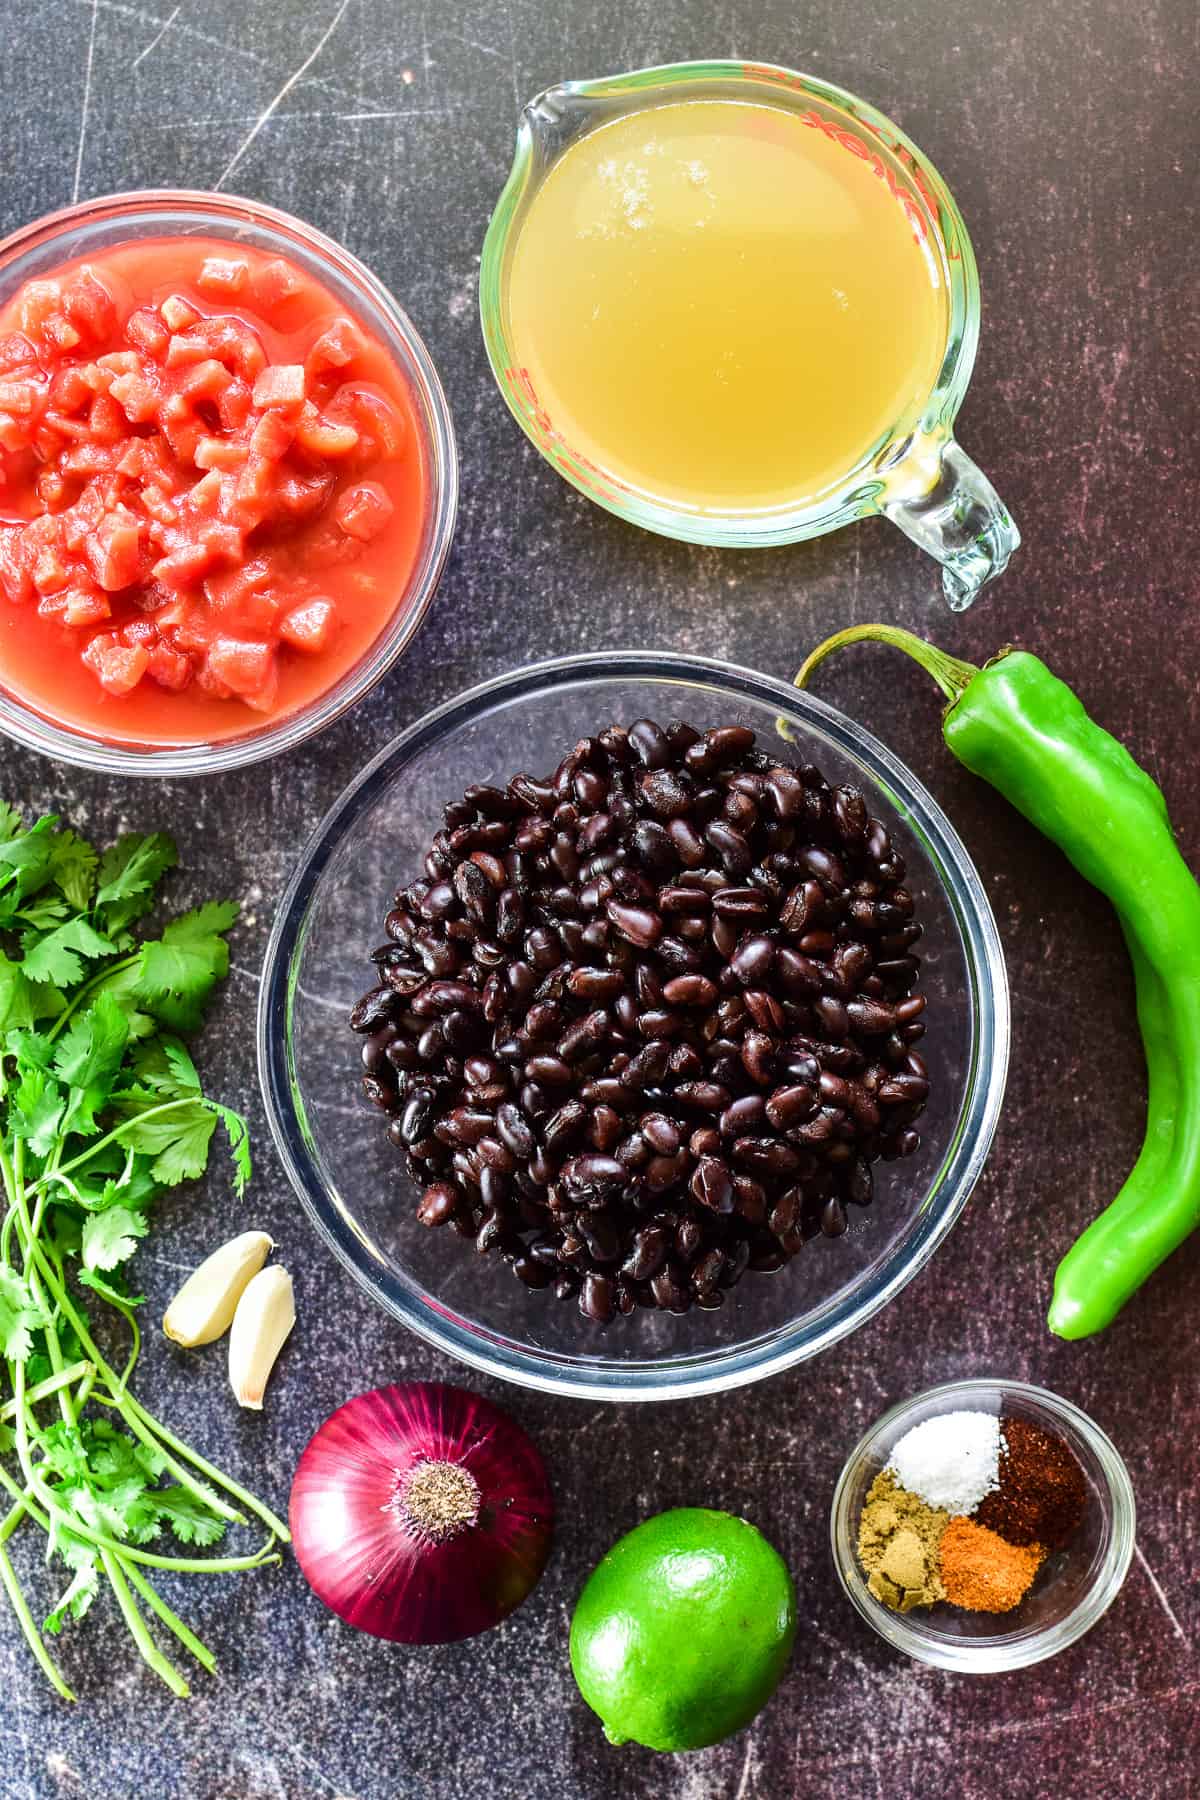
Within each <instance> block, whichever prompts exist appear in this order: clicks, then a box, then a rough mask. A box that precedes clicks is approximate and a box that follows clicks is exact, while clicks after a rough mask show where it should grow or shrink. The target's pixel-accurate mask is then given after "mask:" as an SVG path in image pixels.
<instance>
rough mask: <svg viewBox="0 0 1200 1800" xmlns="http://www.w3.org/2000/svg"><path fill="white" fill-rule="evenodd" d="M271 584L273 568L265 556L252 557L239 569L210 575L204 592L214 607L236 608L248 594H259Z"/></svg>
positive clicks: (224, 570) (223, 570)
mask: <svg viewBox="0 0 1200 1800" xmlns="http://www.w3.org/2000/svg"><path fill="white" fill-rule="evenodd" d="M270 583H271V567H270V564H269V563H268V562H267V559H266V557H265V556H255V557H251V559H250V560H249V562H244V563H243V564H242V565H241V567H240V568H237V569H222V570H221V571H220V573H219V574H215V575H210V576H209V577H208V578H207V580H206V581H205V583H204V591H205V593H206V594H207V595H208V598H209V599H210V600H211V601H212V604H213V605H214V606H235V605H236V604H237V603H238V601H240V600H244V599H245V597H246V595H247V594H258V593H261V592H262V591H263V589H264V588H266V587H269V586H270Z"/></svg>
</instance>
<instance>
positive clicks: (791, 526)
mask: <svg viewBox="0 0 1200 1800" xmlns="http://www.w3.org/2000/svg"><path fill="white" fill-rule="evenodd" d="M686 100H742V101H751V102H755V103H757V104H759V105H769V106H773V107H776V108H783V109H786V110H788V111H790V112H792V113H795V114H797V115H798V116H799V117H800V119H801V121H802V122H803V123H804V124H805V125H806V126H809V127H811V128H812V129H814V130H817V131H820V132H822V133H823V134H824V135H825V136H826V137H827V138H830V139H832V140H833V142H834V143H836V144H837V145H838V146H839V147H840V148H841V149H843V150H844V151H845V152H846V154H847V155H850V156H854V157H857V158H859V159H860V160H861V161H864V162H866V163H868V164H869V165H870V167H871V170H872V173H873V174H874V175H876V176H877V177H878V178H879V179H880V180H882V181H884V182H886V183H887V185H888V188H889V190H890V192H891V194H892V196H893V198H894V199H895V201H896V203H897V204H898V205H899V206H900V207H901V208H902V209H903V211H904V214H905V217H906V219H907V221H908V224H909V226H910V227H911V229H912V231H913V234H914V236H915V237H916V238H917V239H918V242H919V243H920V244H921V247H922V249H923V250H924V251H925V252H926V253H927V255H928V256H930V257H931V258H933V259H934V262H935V264H936V266H937V269H938V272H939V279H940V281H941V282H943V283H944V287H945V292H946V296H947V302H948V304H947V323H946V339H945V348H944V352H943V354H942V358H941V363H940V367H939V369H938V373H937V376H936V378H935V381H934V385H933V387H932V389H931V390H930V391H929V393H928V394H927V395H925V396H924V397H923V399H922V400H921V401H920V402H918V403H917V404H915V405H913V406H911V407H909V409H908V410H907V411H906V412H905V413H904V414H903V415H902V416H901V417H899V418H897V419H895V420H894V421H893V422H892V424H891V426H890V428H889V429H888V430H886V431H885V432H884V433H883V434H882V435H881V436H880V438H879V439H878V441H876V442H875V443H873V444H871V445H870V446H869V447H868V448H867V450H866V451H865V453H864V454H863V455H862V456H861V457H860V458H859V460H858V462H857V463H856V464H855V465H854V467H853V468H850V469H847V470H846V471H845V472H844V474H842V475H841V476H840V478H839V479H838V480H837V481H836V482H835V483H833V484H832V485H831V486H829V487H826V488H825V489H824V490H822V491H821V492H819V493H817V494H814V495H807V496H803V497H798V498H797V500H796V502H795V503H794V504H788V505H786V506H783V507H772V508H770V509H767V510H755V511H753V512H751V511H747V510H745V509H741V510H738V509H732V508H731V509H728V510H726V509H720V508H717V507H711V506H705V507H688V506H683V505H677V504H672V503H670V502H668V501H664V500H662V499H659V498H655V497H654V496H653V495H650V494H647V493H646V492H645V491H644V490H642V489H640V488H634V487H633V486H632V485H630V484H629V483H628V482H626V481H623V480H622V479H620V478H619V477H618V476H616V475H615V474H614V473H613V472H612V471H611V470H609V469H605V468H602V467H600V466H599V465H598V464H597V462H596V460H595V459H594V458H591V457H588V456H586V455H584V454H583V452H582V451H581V450H580V449H579V448H578V447H577V446H574V445H572V443H571V442H570V440H569V437H568V436H567V434H566V432H565V430H564V429H563V428H562V427H561V426H560V424H559V423H558V422H557V421H556V420H555V419H554V418H553V417H552V416H551V415H550V413H549V412H548V410H547V407H546V405H545V403H544V400H543V398H542V397H541V396H540V395H539V394H538V392H537V389H536V387H535V384H534V382H533V379H532V377H531V375H530V372H529V370H528V368H527V367H525V366H524V365H523V363H522V359H521V356H520V354H519V352H518V350H517V348H516V346H515V344H514V340H513V332H512V324H511V319H510V316H509V289H510V276H511V270H512V261H513V255H514V251H515V248H516V244H517V240H518V238H519V236H520V231H521V226H522V222H523V220H524V218H525V216H526V213H527V210H528V208H529V205H530V203H531V201H532V199H533V197H534V195H535V194H536V193H537V191H538V189H539V188H540V187H541V185H542V184H543V183H544V182H545V180H546V179H547V177H548V175H549V174H550V172H551V170H552V169H553V167H554V165H555V164H556V162H557V161H558V160H559V158H560V157H562V155H563V154H564V153H565V151H566V150H567V149H568V148H569V147H570V146H571V145H572V144H574V143H575V141H576V140H577V139H578V138H579V137H580V136H581V135H582V134H583V133H585V132H588V131H591V130H593V129H594V128H595V127H597V126H599V125H602V124H605V123H608V122H609V121H611V120H614V119H617V118H621V117H625V116H628V115H629V114H630V113H633V112H636V111H641V110H644V109H649V108H652V107H654V106H658V105H662V104H664V103H667V102H679V101H686ZM479 302H480V314H481V320H482V325H483V335H484V343H485V345H486V348H487V353H488V358H489V360H490V362H491V365H492V371H493V373H494V375H495V377H496V380H497V382H498V383H499V386H500V390H501V392H502V394H503V395H504V398H505V400H506V401H507V403H508V406H509V408H510V410H511V411H512V413H513V415H514V416H515V418H516V419H517V421H518V423H519V424H520V425H521V427H522V429H523V430H524V431H525V433H526V435H527V436H528V437H529V438H530V439H531V441H532V442H533V443H534V444H536V446H537V447H538V449H539V450H540V451H541V452H542V454H543V455H544V456H545V457H546V459H547V460H548V461H549V462H550V463H552V464H553V466H554V467H555V468H557V469H558V470H559V472H560V473H561V474H562V475H564V476H565V477H566V479H567V480H568V481H570V482H572V483H573V484H574V486H576V487H577V488H579V489H580V490H581V491H582V492H583V493H585V494H587V495H588V496H589V498H591V499H593V500H596V501H598V502H599V504H600V505H601V506H604V507H607V509H608V510H609V511H610V512H614V513H616V514H617V515H618V516H619V517H621V518H623V519H627V520H628V521H629V522H630V523H632V524H635V525H641V526H644V527H646V528H647V529H648V530H651V531H657V532H660V533H662V534H663V535H664V536H667V537H674V538H680V539H683V540H685V541H688V542H691V543H700V544H714V545H721V546H728V547H731V548H751V547H755V546H760V545H770V544H786V543H795V542H798V541H799V540H800V539H802V538H810V537H819V536H821V535H823V534H824V533H825V532H828V531H833V530H836V528H837V527H838V526H839V525H845V524H848V523H849V522H850V521H851V520H853V519H861V518H867V517H869V516H871V515H873V514H876V513H882V514H884V515H885V516H886V517H888V518H889V519H891V520H892V521H893V523H895V524H896V525H898V526H899V527H900V529H901V530H902V531H903V532H904V533H905V534H906V535H907V536H908V537H910V538H911V539H912V540H913V542H914V543H915V544H917V545H919V547H920V548H921V549H922V550H925V551H927V552H928V554H929V555H931V556H933V557H935V558H936V559H937V561H938V562H939V563H941V565H942V581H943V587H944V590H945V595H946V599H947V601H948V602H949V604H950V605H951V606H952V607H953V608H954V609H955V610H956V611H961V610H962V609H963V608H965V607H968V606H970V604H971V603H972V601H973V600H974V599H975V597H976V595H977V594H978V593H979V590H980V589H981V588H982V587H983V585H984V583H985V582H987V581H990V580H991V579H992V578H993V577H994V576H996V575H999V574H1000V573H1001V572H1002V571H1003V569H1004V568H1005V566H1006V565H1007V563H1008V559H1009V557H1010V556H1011V554H1012V552H1013V551H1014V550H1015V549H1016V548H1017V546H1018V544H1019V543H1020V541H1021V539H1020V533H1019V532H1018V530H1017V528H1016V526H1015V524H1014V523H1013V521H1012V518H1011V517H1010V515H1009V513H1008V510H1007V508H1006V507H1005V506H1004V505H1003V503H1002V502H1001V500H1000V499H999V497H998V495H997V494H996V491H995V489H994V488H993V487H992V485H991V483H990V482H989V481H988V479H987V477H986V476H985V475H984V474H983V473H982V471H981V470H979V469H978V468H976V466H975V464H974V463H973V462H972V461H971V460H970V458H969V457H968V456H967V455H966V454H965V453H964V452H963V450H962V449H961V448H960V447H959V445H958V443H957V442H956V441H955V438H954V433H953V426H954V420H955V417H956V415H957V413H958V409H959V407H960V405H961V404H962V400H963V396H964V394H965V393H966V390H967V384H968V382H969V380H970V376H971V369H972V366H973V364H974V361H975V351H976V347H977V344H978V340H979V277H978V271H977V269H976V266H975V256H974V252H973V250H972V248H971V240H970V238H969V236H968V235H967V230H966V226H965V225H964V224H963V221H962V218H961V216H960V214H959V212H958V208H957V207H956V206H955V204H954V200H953V198H952V197H951V195H950V192H949V190H948V189H947V187H946V185H945V183H944V182H943V181H942V178H941V176H940V175H939V174H938V172H937V170H936V169H935V168H934V167H933V165H932V164H931V163H930V162H928V161H927V159H926V158H925V157H924V156H923V155H922V154H921V152H920V151H919V150H918V149H917V147H916V145H915V144H912V143H910V141H909V140H908V138H906V137H905V135H904V133H903V132H901V131H900V130H899V129H898V128H897V127H896V126H895V125H893V124H892V123H891V121H890V120H889V119H887V118H885V117H884V115H883V114H882V113H880V112H877V111H876V109H875V108H874V107H872V106H869V105H867V104H866V102H865V101H862V100H858V99H856V98H855V97H854V96H853V95H851V94H848V93H845V92H844V91H843V90H842V89H840V88H836V87H832V86H830V85H829V84H828V83H826V82H822V81H817V80H814V79H813V78H812V77H811V76H807V75H800V74H797V73H795V72H794V71H792V70H789V69H782V68H777V67H775V66H773V65H769V64H764V63H747V62H731V61H720V62H698V63H674V64H670V65H668V66H666V67H663V68H652V69H640V70H637V71H635V72H633V73H631V74H627V75H617V76H612V77H608V78H605V79H603V80H599V81H568V82H563V83H561V84H559V85H558V86H555V87H551V88H547V89H546V91H545V92H544V93H542V94H539V95H538V96H537V98H536V99H534V100H532V101H531V102H530V103H529V105H528V106H526V107H525V109H524V111H523V112H522V115H521V120H520V124H519V126H518V130H517V147H516V155H515V158H514V161H513V166H512V170H511V172H510V174H509V177H508V181H507V183H506V184H505V187H504V191H503V193H502V194H501V196H500V199H499V201H498V202H497V205H496V210H495V212H494V213H493V215H492V219H491V223H490V224H489V226H488V230H487V235H486V237H485V239H484V245H483V254H482V261H481V269H480V281H479Z"/></svg>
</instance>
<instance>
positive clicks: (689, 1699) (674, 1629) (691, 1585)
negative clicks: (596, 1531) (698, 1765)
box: [571, 1506, 796, 1750]
mask: <svg viewBox="0 0 1200 1800" xmlns="http://www.w3.org/2000/svg"><path fill="white" fill-rule="evenodd" d="M795 1634H796V1590H795V1588H794V1587H793V1585H792V1578H791V1576H790V1575H789V1574H788V1571H787V1566H786V1564H785V1563H784V1561H783V1558H782V1557H781V1556H780V1555H779V1553H778V1551H777V1550H774V1549H772V1547H771V1545H770V1544H768V1542H767V1540H766V1538H765V1537H763V1535H762V1533H761V1532H759V1531H756V1530H755V1528H754V1526H753V1525H748V1524H747V1523H746V1521H745V1519H738V1518H735V1517H734V1515H733V1514H732V1513H726V1512H712V1511H710V1510H709V1509H708V1508H707V1507H699V1506H681V1507H677V1508H675V1509H674V1510H673V1511H671V1512H663V1513H659V1514H658V1515H657V1516H656V1517H655V1518H653V1519H647V1520H646V1522H645V1523H644V1524H643V1525H638V1526H635V1528H634V1529H633V1530H632V1531H630V1532H628V1533H627V1534H626V1536H625V1537H623V1538H621V1539H620V1540H619V1541H618V1542H617V1543H615V1544H614V1545H613V1547H612V1549H611V1550H610V1551H609V1553H608V1555H607V1556H606V1557H605V1558H604V1560H603V1561H602V1562H600V1563H599V1564H598V1565H597V1566H596V1568H595V1569H594V1570H593V1571H592V1574H591V1576H590V1577H589V1579H588V1581H587V1583H586V1585H585V1587H584V1590H583V1592H582V1594H580V1596H579V1602H578V1604H577V1606H576V1608H575V1616H574V1618H573V1619H572V1620H571V1667H572V1669H573V1670H574V1671H575V1679H576V1681H577V1682H578V1683H579V1691H580V1693H581V1694H582V1695H583V1697H584V1699H585V1700H586V1701H587V1703H588V1705H589V1706H590V1707H591V1708H592V1711H593V1712H596V1713H598V1714H599V1715H600V1720H601V1723H602V1724H603V1726H604V1731H605V1735H606V1736H607V1737H608V1738H609V1740H610V1742H612V1743H614V1744H624V1743H626V1742H627V1741H628V1740H630V1739H632V1740H633V1742H634V1743H637V1744H645V1745H646V1747H647V1748H648V1749H650V1750H700V1749H702V1748H703V1747H704V1746H705V1745H706V1744H715V1743H717V1742H719V1740H720V1739H721V1738H723V1737H728V1736H729V1734H730V1732H731V1731H740V1730H741V1728H742V1726H743V1725H748V1724H749V1723H750V1721H751V1719H752V1718H753V1717H754V1715H755V1713H756V1712H758V1711H759V1709H760V1708H761V1707H763V1706H765V1705H766V1703H767V1701H768V1700H769V1699H770V1698H771V1695H772V1694H773V1693H774V1692H775V1689H776V1687H777V1686H778V1684H779V1679H780V1677H781V1675H782V1674H783V1671H784V1666H785V1664H786V1663H787V1659H788V1655H789V1653H790V1651H791V1648H792V1639H793V1638H794V1636H795Z"/></svg>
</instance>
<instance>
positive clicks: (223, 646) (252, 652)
mask: <svg viewBox="0 0 1200 1800" xmlns="http://www.w3.org/2000/svg"><path fill="white" fill-rule="evenodd" d="M274 665H275V652H274V650H273V649H272V648H271V646H270V644H261V643H254V642H251V641H250V640H248V639H245V638H234V637H218V638H214V640H213V642H212V644H211V645H210V646H209V651H208V658H207V666H208V668H209V670H210V671H211V672H212V674H214V675H215V676H216V677H217V679H218V681H223V682H224V683H225V685H226V687H230V688H232V689H233V691H234V693H235V694H240V695H241V696H242V698H243V700H249V699H251V698H252V697H255V696H257V695H259V694H261V693H262V691H263V689H264V688H265V687H266V684H267V682H268V681H269V679H270V676H271V671H272V669H273V668H274Z"/></svg>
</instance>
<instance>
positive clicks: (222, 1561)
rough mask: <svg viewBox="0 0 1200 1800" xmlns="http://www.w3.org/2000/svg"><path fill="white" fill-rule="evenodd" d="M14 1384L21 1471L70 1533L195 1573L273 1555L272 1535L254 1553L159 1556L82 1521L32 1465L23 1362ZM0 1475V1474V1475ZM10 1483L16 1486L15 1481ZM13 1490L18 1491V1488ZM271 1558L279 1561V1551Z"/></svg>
mask: <svg viewBox="0 0 1200 1800" xmlns="http://www.w3.org/2000/svg"><path fill="white" fill-rule="evenodd" d="M14 1384H15V1387H16V1390H17V1393H16V1397H17V1417H16V1427H17V1431H16V1436H17V1457H18V1460H19V1461H20V1464H21V1473H22V1474H23V1475H24V1477H25V1481H26V1485H27V1486H28V1487H29V1489H30V1491H31V1492H32V1494H33V1495H34V1497H35V1498H36V1499H38V1500H40V1501H41V1503H42V1505H43V1506H44V1507H45V1509H46V1511H47V1513H48V1514H49V1515H50V1517H51V1518H55V1519H58V1520H60V1521H61V1523H62V1526H63V1528H64V1529H65V1530H67V1531H69V1532H70V1533H71V1534H72V1536H73V1537H78V1538H82V1539H83V1540H84V1542H85V1543H88V1544H95V1546H96V1548H97V1549H98V1550H112V1551H115V1552H116V1554H117V1555H118V1556H123V1557H128V1558H130V1559H131V1560H132V1561H133V1562H140V1563H145V1564H146V1566H147V1567H148V1568H151V1569H180V1570H184V1571H186V1572H187V1573H189V1574H194V1575H217V1574H221V1573H222V1572H224V1571H226V1570H233V1569H257V1568H259V1567H260V1566H261V1564H263V1563H264V1562H269V1561H270V1560H271V1559H272V1552H273V1550H274V1547H275V1539H274V1537H270V1538H268V1539H267V1542H266V1543H265V1544H263V1545H261V1546H260V1548H259V1549H258V1550H256V1551H255V1552H254V1554H253V1556H223V1557H213V1558H208V1557H199V1556H158V1555H156V1554H155V1553H154V1551H152V1550H142V1549H139V1548H138V1547H136V1546H135V1545H133V1544H122V1543H121V1542H120V1541H119V1540H118V1539H117V1538H114V1537H110V1536H109V1535H108V1534H107V1532H103V1531H96V1530H94V1529H93V1527H92V1526H90V1525H85V1524H84V1523H83V1521H82V1519H79V1518H77V1517H76V1516H75V1514H74V1513H70V1512H68V1511H67V1510H66V1508H65V1507H64V1506H61V1505H60V1504H59V1501H58V1499H57V1497H56V1496H55V1493H54V1490H53V1488H50V1487H47V1486H46V1483H45V1482H44V1481H43V1480H42V1479H41V1477H40V1476H39V1474H38V1472H37V1470H36V1468H35V1467H34V1464H33V1458H32V1456H31V1454H30V1448H29V1427H28V1424H27V1421H26V1406H25V1393H26V1390H25V1365H24V1363H16V1364H15V1365H14ZM2 1478H3V1477H2V1475H0V1479H2ZM6 1485H7V1483H6ZM13 1487H14V1489H16V1483H15V1482H14V1483H13ZM16 1491H18V1492H19V1489H18V1490H16ZM274 1560H275V1561H276V1562H278V1561H279V1557H278V1555H276V1556H275V1558H274Z"/></svg>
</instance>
